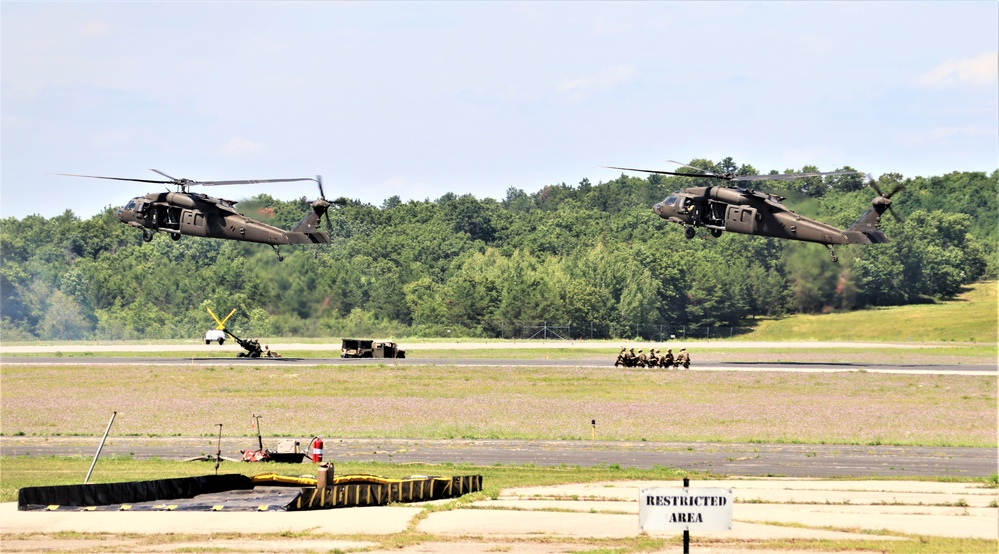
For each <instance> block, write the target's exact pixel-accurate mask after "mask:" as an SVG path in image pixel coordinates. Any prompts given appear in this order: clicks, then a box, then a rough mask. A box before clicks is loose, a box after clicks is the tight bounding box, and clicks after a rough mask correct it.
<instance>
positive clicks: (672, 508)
mask: <svg viewBox="0 0 999 554" xmlns="http://www.w3.org/2000/svg"><path fill="white" fill-rule="evenodd" d="M732 504H733V496H732V489H722V488H690V479H689V478H687V477H684V478H683V488H682V489H668V488H664V487H655V488H649V489H642V490H641V491H640V492H639V493H638V524H639V526H640V527H641V529H642V530H643V531H683V552H684V554H690V531H691V530H694V531H729V530H731V529H732Z"/></svg>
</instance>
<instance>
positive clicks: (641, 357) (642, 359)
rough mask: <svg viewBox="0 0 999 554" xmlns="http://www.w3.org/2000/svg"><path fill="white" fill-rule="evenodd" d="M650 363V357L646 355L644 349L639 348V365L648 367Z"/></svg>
mask: <svg viewBox="0 0 999 554" xmlns="http://www.w3.org/2000/svg"><path fill="white" fill-rule="evenodd" d="M648 364H649V357H648V356H646V355H645V352H643V351H642V349H639V350H638V367H646V366H647V365H648Z"/></svg>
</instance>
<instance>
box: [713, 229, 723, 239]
mask: <svg viewBox="0 0 999 554" xmlns="http://www.w3.org/2000/svg"><path fill="white" fill-rule="evenodd" d="M711 236H712V237H715V238H718V237H720V236H722V230H721V229H712V230H711Z"/></svg>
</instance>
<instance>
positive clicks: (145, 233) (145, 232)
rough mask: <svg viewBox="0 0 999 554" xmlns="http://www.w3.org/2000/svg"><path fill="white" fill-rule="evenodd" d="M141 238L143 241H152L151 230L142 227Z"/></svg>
mask: <svg viewBox="0 0 999 554" xmlns="http://www.w3.org/2000/svg"><path fill="white" fill-rule="evenodd" d="M142 240H143V241H144V242H150V241H152V240H153V232H152V231H150V230H149V229H143V230H142Z"/></svg>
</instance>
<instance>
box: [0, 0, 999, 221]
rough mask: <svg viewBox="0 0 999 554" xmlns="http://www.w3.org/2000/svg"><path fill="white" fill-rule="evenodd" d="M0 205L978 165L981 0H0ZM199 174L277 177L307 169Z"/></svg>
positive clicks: (75, 205)
mask: <svg viewBox="0 0 999 554" xmlns="http://www.w3.org/2000/svg"><path fill="white" fill-rule="evenodd" d="M0 16H2V17H0V23H2V35H0V37H2V66H0V71H2V74H0V77H2V89H0V92H2V103H0V110H2V111H0V115H2V135H0V140H2V142H0V154H2V157H0V162H2V165H0V216H3V217H11V216H13V217H24V216H26V215H29V214H40V215H43V216H45V217H52V216H55V215H59V214H61V213H63V212H64V211H65V210H67V209H71V210H73V211H74V212H75V213H76V215H78V216H80V217H83V218H87V217H90V216H92V215H94V214H96V213H98V212H99V211H100V210H101V209H103V208H104V207H106V206H118V205H121V204H123V203H124V202H126V201H127V200H128V199H129V198H131V197H133V196H138V195H141V194H144V193H146V192H153V191H155V190H159V189H157V188H156V187H157V186H156V185H145V184H140V183H136V184H134V185H132V184H128V183H119V182H115V181H96V180H90V179H75V178H70V177H60V176H55V175H51V174H52V173H84V174H92V175H108V176H119V177H132V178H143V179H156V178H158V176H157V175H156V174H154V173H152V172H150V171H148V170H149V168H156V169H159V170H162V171H164V172H166V173H168V174H170V175H174V176H176V177H188V178H192V179H201V180H230V179H267V178H285V177H310V176H314V175H317V174H321V175H322V176H323V180H324V183H325V187H326V195H327V196H328V197H330V198H333V197H338V196H347V197H350V198H355V199H359V200H362V201H364V202H368V203H371V204H374V205H381V203H382V202H383V201H384V200H385V199H386V198H388V197H390V196H393V195H398V196H399V197H401V198H402V199H403V200H409V199H416V200H424V199H428V198H429V199H436V198H439V197H440V196H441V195H443V194H445V193H447V192H453V193H456V194H459V195H460V194H466V193H470V194H473V195H475V196H476V197H479V198H484V197H492V198H497V199H502V198H504V197H505V196H506V190H507V189H508V188H509V187H516V188H520V189H523V190H525V191H527V192H534V191H536V190H538V189H540V188H542V187H544V186H545V185H548V184H556V183H562V182H565V183H568V184H573V185H574V184H576V183H578V182H579V181H580V180H582V179H583V178H589V179H590V181H592V182H594V183H596V182H599V181H607V180H610V179H613V178H615V177H617V176H618V175H619V174H620V172H618V171H615V170H609V169H602V168H601V166H605V165H622V166H630V167H648V168H660V169H671V166H670V164H668V163H667V162H666V160H670V159H673V160H680V161H689V160H691V159H694V158H709V159H712V160H715V161H718V160H720V159H722V158H724V157H726V156H732V157H733V158H734V159H735V161H736V163H738V164H751V165H753V166H754V167H755V168H756V169H758V170H760V171H761V172H766V171H769V170H772V169H776V170H785V169H792V168H793V169H800V168H801V167H802V166H804V165H815V166H818V167H819V169H820V170H823V171H831V170H834V169H837V168H840V167H843V166H850V167H853V168H855V169H858V170H861V171H865V172H870V173H872V174H874V175H880V174H882V173H886V172H897V173H901V174H903V175H904V176H906V177H915V176H920V175H922V176H929V175H942V174H946V173H949V172H951V171H987V172H991V171H993V170H995V169H997V167H999V76H997V75H999V3H996V2H992V1H983V2H845V1H841V2H818V1H816V2H790V3H783V2H635V3H630V2H613V3H602V2H478V1H477V2H446V3H420V2H302V3H294V2H281V3H277V2H275V3H270V2H250V3H240V2H119V3H85V2H79V3H77V2H71V3H46V2H30V3H20V2H10V1H4V2H3V3H0ZM207 192H209V193H210V194H214V195H221V196H224V197H227V198H233V199H240V198H247V197H249V196H251V195H253V194H257V193H267V194H271V195H273V196H276V197H279V198H283V199H293V198H298V197H302V196H308V197H310V198H312V197H314V196H315V195H316V191H315V187H314V186H313V185H311V184H309V183H307V182H306V183H290V184H281V185H258V186H256V187H234V188H233V189H231V190H230V189H226V190H223V191H220V190H219V189H217V188H213V189H210V190H208V191H207Z"/></svg>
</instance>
